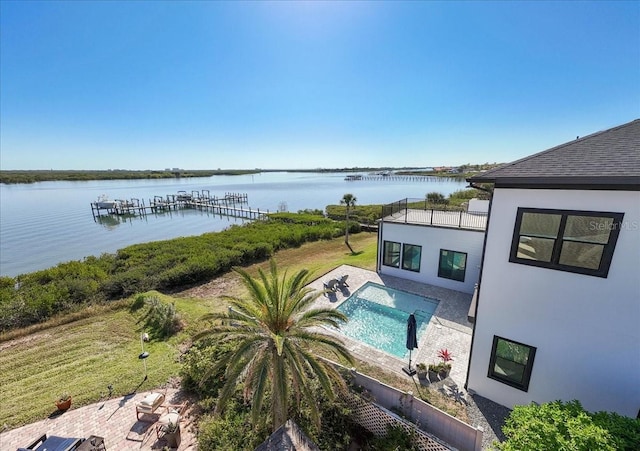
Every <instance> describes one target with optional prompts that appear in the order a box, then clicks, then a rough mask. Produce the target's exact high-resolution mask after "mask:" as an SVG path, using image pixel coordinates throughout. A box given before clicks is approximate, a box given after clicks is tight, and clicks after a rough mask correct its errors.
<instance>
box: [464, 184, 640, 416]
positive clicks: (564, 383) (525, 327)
mask: <svg viewBox="0 0 640 451" xmlns="http://www.w3.org/2000/svg"><path fill="white" fill-rule="evenodd" d="M493 196H494V197H493V204H492V206H491V216H490V218H489V229H488V236H487V247H486V251H485V260H484V269H483V275H482V281H481V287H480V296H479V300H478V314H477V317H476V323H475V337H474V343H473V350H472V357H471V365H470V370H469V379H468V388H469V389H472V390H475V391H476V392H477V393H478V394H479V395H481V396H484V397H487V398H489V399H492V400H494V401H496V402H498V403H500V404H503V405H505V406H507V407H512V406H513V405H516V404H528V403H530V402H531V401H535V402H538V403H542V402H547V401H553V400H556V399H562V400H565V401H568V400H572V399H578V400H580V402H581V403H582V404H583V406H584V407H585V408H586V409H587V410H591V411H598V410H608V411H616V412H618V413H620V414H623V415H627V416H631V417H635V416H636V415H637V414H638V410H639V409H640V192H637V191H636V192H623V191H595V190H594V191H570V190H524V189H496V190H495V192H494V195H493ZM518 207H531V208H557V209H567V210H589V211H601V212H624V214H625V215H624V219H623V227H622V229H621V231H620V235H619V237H618V242H617V245H616V248H615V251H614V254H613V260H612V262H611V267H610V270H609V274H608V277H607V278H601V277H594V276H587V275H581V274H574V273H569V272H563V271H558V270H552V269H547V268H538V267H533V266H527V265H522V264H517V263H510V262H509V252H510V248H511V241H512V237H513V231H514V226H515V219H516V212H517V208H518ZM494 335H498V336H501V337H504V338H507V339H510V340H514V341H518V342H521V343H524V344H527V345H530V346H535V347H537V352H536V355H535V361H534V365H533V370H532V374H531V381H530V385H529V389H528V392H524V391H521V390H518V389H515V388H512V387H510V386H508V385H506V384H503V383H500V382H498V381H496V380H493V379H489V378H488V377H487V373H488V369H489V359H490V353H491V346H492V340H493V336H494Z"/></svg>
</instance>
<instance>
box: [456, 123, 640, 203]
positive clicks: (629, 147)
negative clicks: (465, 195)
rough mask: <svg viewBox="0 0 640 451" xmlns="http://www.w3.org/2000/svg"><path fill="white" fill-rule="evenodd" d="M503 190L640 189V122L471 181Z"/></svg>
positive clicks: (569, 143) (492, 171)
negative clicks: (492, 184)
mask: <svg viewBox="0 0 640 451" xmlns="http://www.w3.org/2000/svg"><path fill="white" fill-rule="evenodd" d="M467 181H469V182H471V183H474V182H475V183H495V184H496V186H498V187H500V186H502V187H528V186H530V187H539V188H541V187H545V188H546V187H567V186H576V187H577V186H580V187H583V188H591V189H597V188H618V189H620V188H622V187H624V188H625V189H628V188H629V186H631V185H634V187H633V189H635V190H638V189H640V119H636V120H634V121H631V122H628V123H626V124H623V125H619V126H617V127H614V128H610V129H608V130H604V131H601V132H597V133H593V134H591V135H589V136H585V137H583V138H579V139H576V140H574V141H570V142H568V143H565V144H561V145H559V146H556V147H552V148H551V149H548V150H545V151H543V152H540V153H536V154H534V155H530V156H528V157H525V158H522V159H520V160H517V161H514V162H512V163H508V164H505V165H503V166H500V167H498V168H495V169H491V170H489V171H487V172H484V173H482V174H478V175H474V176H473V177H470V178H468V179H467Z"/></svg>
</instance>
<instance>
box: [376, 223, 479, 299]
mask: <svg viewBox="0 0 640 451" xmlns="http://www.w3.org/2000/svg"><path fill="white" fill-rule="evenodd" d="M385 240H386V241H395V242H398V243H402V244H415V245H418V246H422V258H421V261H420V272H414V271H407V270H405V269H402V265H401V267H400V268H393V267H389V266H384V265H380V268H379V272H380V273H381V274H389V275H391V276H396V277H402V278H404V279H409V280H414V281H417V282H422V283H428V284H431V285H436V286H439V287H444V288H449V289H451V290H457V291H462V292H464V293H473V290H474V288H475V284H476V283H478V276H479V274H480V261H481V259H482V245H483V242H484V231H473V230H463V229H454V228H445V227H430V226H420V225H410V224H395V223H388V222H386V223H384V224H383V225H382V241H381V242H380V249H379V250H378V252H379V253H382V252H383V248H382V245H383V242H384V241H385ZM440 249H447V250H451V251H456V252H466V253H467V269H466V272H465V278H464V282H459V281H457V280H451V279H445V278H442V277H438V265H439V263H440Z"/></svg>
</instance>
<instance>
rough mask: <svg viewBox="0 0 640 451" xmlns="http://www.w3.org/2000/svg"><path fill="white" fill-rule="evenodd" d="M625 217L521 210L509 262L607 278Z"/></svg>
mask: <svg viewBox="0 0 640 451" xmlns="http://www.w3.org/2000/svg"><path fill="white" fill-rule="evenodd" d="M623 216H624V213H601V212H594V211H567V210H546V209H533V208H518V214H517V216H516V227H515V230H514V234H513V242H512V244H511V255H510V257H509V261H510V262H514V263H522V264H525V265H531V266H541V267H544V268H552V269H558V270H561V271H569V272H575V273H579V274H588V275H591V276H597V277H607V274H608V273H609V266H610V265H611V259H612V258H613V251H614V249H615V246H616V241H617V240H618V234H619V233H620V227H621V224H622V218H623Z"/></svg>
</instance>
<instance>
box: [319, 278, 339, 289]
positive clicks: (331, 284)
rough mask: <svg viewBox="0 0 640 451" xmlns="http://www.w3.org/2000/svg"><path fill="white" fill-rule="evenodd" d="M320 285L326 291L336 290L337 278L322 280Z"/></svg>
mask: <svg viewBox="0 0 640 451" xmlns="http://www.w3.org/2000/svg"><path fill="white" fill-rule="evenodd" d="M322 286H323V287H324V289H325V290H327V291H336V290H337V286H338V280H337V279H331V280H330V281H328V282H324V283H323V284H322Z"/></svg>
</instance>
